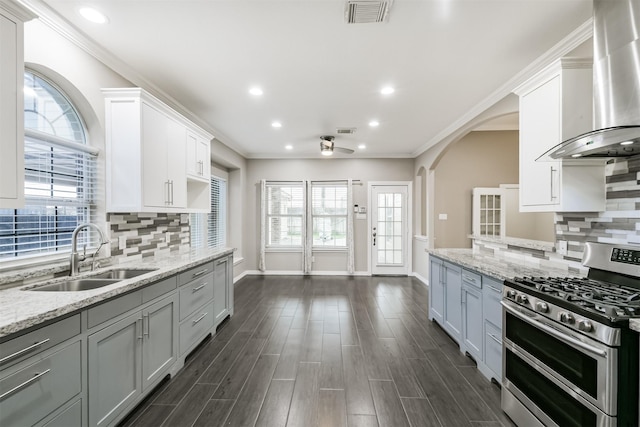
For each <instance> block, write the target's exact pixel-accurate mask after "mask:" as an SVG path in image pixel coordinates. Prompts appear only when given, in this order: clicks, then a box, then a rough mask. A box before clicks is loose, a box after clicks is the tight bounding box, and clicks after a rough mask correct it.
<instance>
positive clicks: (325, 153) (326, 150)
mask: <svg viewBox="0 0 640 427" xmlns="http://www.w3.org/2000/svg"><path fill="white" fill-rule="evenodd" d="M320 154H322V155H323V156H333V150H332V149H331V148H329V147H327V146H323V147H321V148H320Z"/></svg>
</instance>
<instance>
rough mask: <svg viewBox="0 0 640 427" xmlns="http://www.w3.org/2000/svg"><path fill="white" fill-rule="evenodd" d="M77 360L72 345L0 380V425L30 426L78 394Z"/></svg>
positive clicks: (77, 346) (75, 345) (76, 348)
mask: <svg viewBox="0 0 640 427" xmlns="http://www.w3.org/2000/svg"><path fill="white" fill-rule="evenodd" d="M80 357H81V342H80V341H76V342H74V343H72V344H70V345H68V346H67V347H65V348H63V349H61V350H60V351H58V352H56V353H53V354H52V355H50V356H47V357H45V358H43V359H41V360H39V361H38V362H36V363H34V364H32V365H30V366H27V367H25V368H22V369H21V370H19V371H17V372H16V373H14V374H12V375H9V376H8V377H6V378H3V379H2V380H0V414H2V424H3V425H6V426H30V425H33V424H35V423H37V422H38V421H40V420H41V419H43V418H44V417H46V416H47V415H49V414H50V413H51V412H53V411H54V410H56V409H57V408H59V407H60V406H62V405H63V404H65V403H66V402H68V401H69V400H70V399H71V398H73V397H74V396H75V395H77V394H78V393H80V391H81V390H82V386H81V372H80V370H81V368H80V367H81V359H80Z"/></svg>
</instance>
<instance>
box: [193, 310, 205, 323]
mask: <svg viewBox="0 0 640 427" xmlns="http://www.w3.org/2000/svg"><path fill="white" fill-rule="evenodd" d="M207 314H209V313H202V314H201V315H200V317H198V318H197V319H193V324H194V325H195V324H196V323H198V322H200V321H201V320H202V319H204V318H205V317H207Z"/></svg>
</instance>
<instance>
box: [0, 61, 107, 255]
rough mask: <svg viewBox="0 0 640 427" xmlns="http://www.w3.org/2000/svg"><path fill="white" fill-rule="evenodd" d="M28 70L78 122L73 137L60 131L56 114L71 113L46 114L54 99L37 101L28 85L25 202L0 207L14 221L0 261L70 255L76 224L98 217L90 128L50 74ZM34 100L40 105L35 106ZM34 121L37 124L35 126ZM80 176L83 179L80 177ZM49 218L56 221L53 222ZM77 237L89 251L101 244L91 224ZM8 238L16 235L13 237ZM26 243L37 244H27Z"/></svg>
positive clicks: (1, 237) (3, 215) (4, 216)
mask: <svg viewBox="0 0 640 427" xmlns="http://www.w3.org/2000/svg"><path fill="white" fill-rule="evenodd" d="M27 76H29V77H31V76H33V79H31V78H30V79H29V80H30V81H31V82H34V81H37V80H40V81H41V82H42V83H45V84H46V85H45V86H44V87H45V90H46V86H49V87H50V88H51V89H52V90H54V91H55V92H57V93H54V95H53V96H54V98H53V102H54V103H55V100H56V99H59V100H61V101H63V102H64V104H62V106H63V107H64V109H65V111H70V112H71V114H72V123H74V124H75V125H78V126H79V128H75V130H73V134H75V136H76V139H75V140H74V139H71V138H68V137H66V136H61V135H59V134H58V133H57V129H60V128H57V127H56V126H55V125H54V123H55V120H53V119H52V117H54V118H60V117H65V118H66V117H67V115H64V116H62V115H58V116H50V115H48V114H47V106H48V105H54V104H52V99H51V98H49V97H45V98H41V99H43V101H41V102H39V101H38V98H37V94H36V92H35V91H33V90H32V91H25V98H27V97H31V98H29V99H25V110H28V111H25V174H26V177H25V206H24V207H23V208H20V209H3V210H0V221H1V220H2V219H4V220H5V221H6V222H5V224H9V223H11V224H12V226H11V228H9V229H8V230H13V234H8V233H5V234H4V235H2V233H1V230H0V250H2V249H3V248H2V244H3V243H4V245H5V247H4V249H5V250H4V251H3V253H2V254H1V255H0V264H1V265H2V266H3V267H4V266H7V267H10V266H15V265H20V264H23V263H25V262H28V263H30V264H31V263H33V264H36V263H39V262H44V261H50V260H53V259H58V258H60V257H62V256H65V257H66V256H68V254H69V253H70V252H71V233H72V231H73V229H74V228H75V227H76V226H77V225H79V224H81V223H85V222H93V223H96V222H98V221H97V220H96V219H97V218H96V216H97V201H96V196H97V194H98V189H97V186H98V183H97V177H96V175H97V162H96V157H97V155H98V150H97V149H95V148H93V147H91V146H89V145H88V144H87V136H86V135H87V129H86V126H85V124H84V121H83V120H82V116H81V115H80V113H79V112H78V109H77V108H76V106H75V105H74V103H73V102H72V101H71V99H70V98H69V97H68V96H67V95H66V94H65V93H64V91H63V90H61V89H60V88H59V87H58V86H57V85H56V84H55V83H53V82H52V81H51V80H49V79H48V78H46V77H45V76H42V75H41V74H39V73H36V72H34V71H32V70H25V80H26V79H27ZM36 79H37V80H36ZM42 87H43V86H38V87H37V88H42ZM49 93H51V92H49ZM34 105H35V107H36V108H35V109H32V107H33V106H34ZM59 105H60V104H59ZM27 112H28V114H27ZM34 119H35V120H34ZM49 120H51V121H49ZM42 123H47V124H49V126H48V127H46V128H45V129H48V130H49V131H43V130H42V129H41V128H39V126H40V125H41V124H42ZM34 124H35V125H36V126H38V127H37V128H34V127H33V126H34ZM64 129H70V128H66V127H65V128H64ZM79 141H81V142H79ZM63 159H65V160H63ZM74 165H75V166H74ZM78 165H79V166H80V168H78ZM77 179H82V181H80V182H78V181H77ZM74 187H75V189H76V190H75V191H73V188H74ZM61 191H63V192H61ZM47 193H48V194H47ZM62 209H70V210H73V209H79V210H81V211H83V214H81V215H69V214H66V215H65V214H61V213H60V210H62ZM29 217H31V218H29ZM70 218H75V220H71V219H70ZM51 220H53V222H54V223H55V224H53V225H51V224H52V223H51V222H50V221H51ZM43 221H44V223H43ZM60 221H63V222H64V221H66V222H67V224H66V225H60ZM21 224H22V226H25V225H26V226H27V227H31V231H30V232H26V233H21V232H19V228H18V227H20V226H21ZM43 224H45V225H44V226H43ZM0 228H1V227H0ZM21 236H22V240H23V241H22V242H21V241H20V240H21ZM78 237H79V238H78V244H79V247H83V246H86V247H87V253H89V252H90V251H93V250H94V249H95V248H98V247H99V244H98V239H99V236H98V235H97V233H96V232H95V231H93V230H83V231H82V232H81V233H80V234H79V236H78ZM27 239H33V240H27ZM9 240H13V243H11V242H9ZM21 245H23V246H22V248H21V247H20V246H21ZM25 245H33V247H31V248H29V249H26V247H27V246H25ZM9 246H13V249H12V250H10V249H9Z"/></svg>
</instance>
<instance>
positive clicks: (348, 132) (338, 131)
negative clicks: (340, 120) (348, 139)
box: [336, 128, 356, 135]
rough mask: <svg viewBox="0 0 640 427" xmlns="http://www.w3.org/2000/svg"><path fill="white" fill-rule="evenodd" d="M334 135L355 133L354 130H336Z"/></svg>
mask: <svg viewBox="0 0 640 427" xmlns="http://www.w3.org/2000/svg"><path fill="white" fill-rule="evenodd" d="M336 133H337V134H342V135H344V134H352V133H356V128H336Z"/></svg>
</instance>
